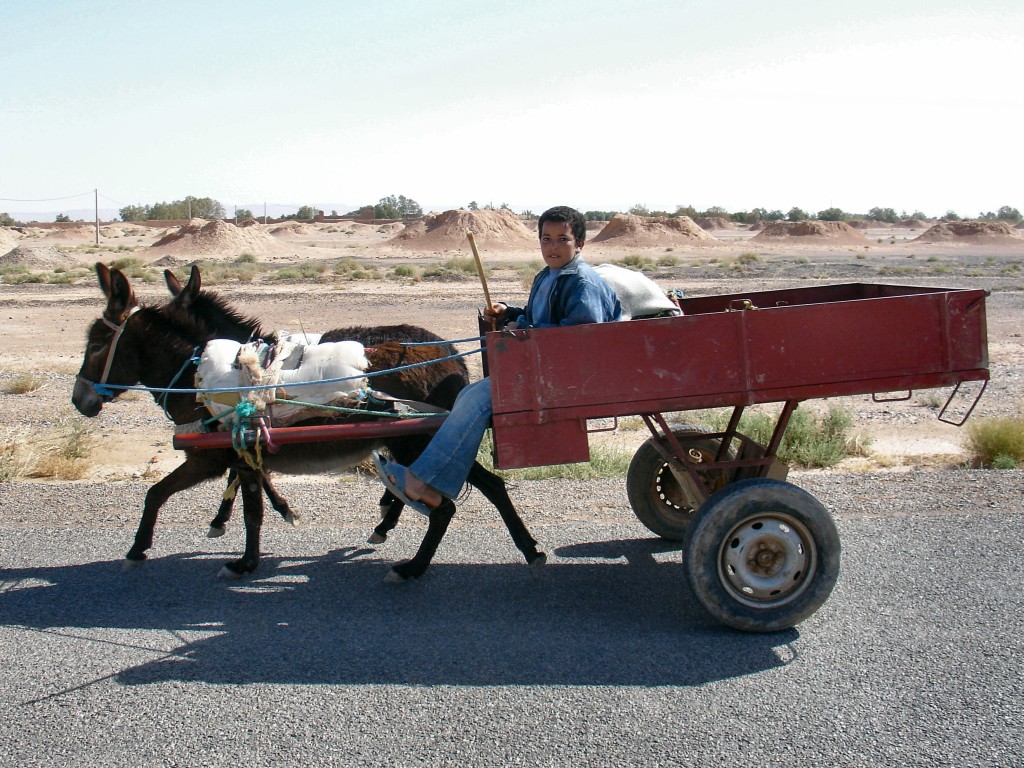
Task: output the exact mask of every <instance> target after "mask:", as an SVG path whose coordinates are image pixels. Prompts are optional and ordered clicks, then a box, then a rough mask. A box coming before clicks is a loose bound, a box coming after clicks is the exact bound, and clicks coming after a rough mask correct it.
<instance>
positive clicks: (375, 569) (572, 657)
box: [0, 539, 798, 686]
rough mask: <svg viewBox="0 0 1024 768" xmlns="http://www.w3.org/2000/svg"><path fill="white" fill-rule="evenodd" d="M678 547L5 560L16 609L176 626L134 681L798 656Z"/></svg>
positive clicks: (628, 670)
mask: <svg viewBox="0 0 1024 768" xmlns="http://www.w3.org/2000/svg"><path fill="white" fill-rule="evenodd" d="M677 549H678V545H670V544H667V543H665V542H662V541H659V540H651V539H635V540H634V539H624V540H618V541H603V542H593V543H586V544H575V545H572V546H569V547H564V548H561V549H558V550H555V554H556V555H560V556H561V557H562V558H573V561H572V562H568V561H563V560H560V559H559V558H558V557H556V558H553V560H552V562H550V563H549V564H548V566H547V567H546V569H545V570H544V572H543V574H542V576H541V577H539V578H532V577H530V576H529V575H528V571H527V569H526V568H525V566H523V565H522V564H516V565H512V564H451V563H436V564H435V565H434V566H433V567H432V568H431V570H430V571H428V573H427V574H426V575H425V576H424V577H423V578H422V579H420V580H418V581H414V582H410V583H407V584H402V585H391V584H385V583H383V582H382V576H383V573H384V572H385V571H386V569H385V568H383V567H382V561H381V559H380V557H379V556H378V555H377V554H376V553H375V552H374V550H371V549H369V548H364V547H341V548H337V549H334V550H332V551H329V552H327V553H326V554H321V555H316V556H312V557H283V556H276V555H275V554H273V553H269V554H267V555H266V556H265V557H264V559H263V561H262V562H261V565H260V569H259V571H258V572H257V574H256V575H254V576H253V577H251V578H249V579H247V580H244V581H241V582H222V581H215V580H213V579H212V578H211V573H212V572H215V566H217V565H218V564H219V563H220V562H222V561H223V553H210V552H200V553H192V554H181V555H169V556H167V557H163V558H160V559H159V560H157V561H154V562H151V563H149V564H147V566H146V567H145V568H142V569H139V570H137V571H132V572H127V573H125V572H121V570H120V568H119V564H117V563H112V562H109V561H104V562H94V563H84V564H76V565H68V566H56V567H28V568H15V569H4V570H2V571H0V579H2V582H0V617H2V619H0V624H2V625H6V626H12V627H19V628H21V629H23V630H27V631H32V630H37V631H56V632H59V631H66V630H68V629H69V628H80V629H89V630H92V631H91V632H90V633H89V637H90V638H96V640H97V642H100V643H115V644H116V643H119V642H121V641H120V640H119V637H120V636H121V635H123V632H122V630H132V631H139V630H154V631H162V632H166V633H170V634H171V635H173V643H172V645H173V646H174V648H173V650H172V651H171V652H169V653H162V654H153V653H151V654H149V655H150V656H151V657H152V656H158V658H156V659H155V660H143V661H141V663H139V664H137V665H134V666H127V667H125V668H123V669H121V670H120V671H119V672H118V673H117V674H116V675H115V676H114V679H115V680H117V681H119V682H120V683H121V684H124V685H143V684H148V683H155V682H161V681H200V682H206V683H220V684H245V683H276V684H329V685H354V684H355V685H361V684H406V685H473V686H480V685H636V686H663V685H671V686H679V685H684V686H695V685H702V684H705V683H708V682H710V681H714V680H721V679H725V678H733V677H738V676H742V675H750V674H754V673H757V672H761V671H764V670H768V669H773V668H776V667H780V666H783V665H785V664H786V663H788V662H789V661H790V660H792V658H793V656H795V651H794V649H793V648H792V647H791V644H792V643H793V642H794V641H795V640H796V638H797V637H798V634H797V632H796V631H795V630H789V631H786V632H780V633H773V634H766V635H758V634H745V633H740V632H736V631H733V630H729V629H727V628H724V627H721V626H719V625H717V624H715V623H714V622H713V620H712V619H711V618H710V617H709V616H708V615H707V614H706V613H705V612H704V610H703V609H702V608H701V607H700V605H699V603H698V602H697V601H696V599H695V598H694V596H693V595H692V593H691V591H690V589H689V586H688V585H687V584H686V580H685V576H684V573H683V568H682V565H681V563H680V560H679V557H678V555H676V556H672V557H669V555H668V554H666V553H671V552H672V551H673V550H677ZM580 560H583V562H580ZM96 630H109V632H107V633H105V632H103V631H96ZM133 636H136V637H137V635H135V634H133ZM97 652H98V653H100V652H102V651H101V650H99V649H97Z"/></svg>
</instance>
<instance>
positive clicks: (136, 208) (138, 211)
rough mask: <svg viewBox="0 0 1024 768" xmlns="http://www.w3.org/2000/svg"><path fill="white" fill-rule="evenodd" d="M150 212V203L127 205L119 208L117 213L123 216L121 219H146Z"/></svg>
mask: <svg viewBox="0 0 1024 768" xmlns="http://www.w3.org/2000/svg"><path fill="white" fill-rule="evenodd" d="M148 213H149V206H148V205H146V206H142V205H126V206H125V207H124V208H121V209H119V210H118V212H117V215H118V216H120V217H121V221H145V220H146V219H147V218H148V217H147V214H148Z"/></svg>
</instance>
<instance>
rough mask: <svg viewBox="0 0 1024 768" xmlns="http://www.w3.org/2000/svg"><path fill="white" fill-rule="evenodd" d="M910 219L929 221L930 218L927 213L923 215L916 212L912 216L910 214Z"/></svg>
mask: <svg viewBox="0 0 1024 768" xmlns="http://www.w3.org/2000/svg"><path fill="white" fill-rule="evenodd" d="M910 218H912V219H927V218H928V214H927V213H921V211H914V212H913V213H912V214H910Z"/></svg>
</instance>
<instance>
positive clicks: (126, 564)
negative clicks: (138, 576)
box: [121, 557, 146, 571]
mask: <svg viewBox="0 0 1024 768" xmlns="http://www.w3.org/2000/svg"><path fill="white" fill-rule="evenodd" d="M145 562H146V561H145V559H142V560H134V559H132V558H127V557H126V558H125V559H124V560H122V561H121V570H122V571H134V570H137V569H139V568H141V567H142V565H143V563H145Z"/></svg>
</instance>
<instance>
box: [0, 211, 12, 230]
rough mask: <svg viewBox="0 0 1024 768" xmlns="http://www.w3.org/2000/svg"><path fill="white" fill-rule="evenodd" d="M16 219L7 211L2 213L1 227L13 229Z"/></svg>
mask: <svg viewBox="0 0 1024 768" xmlns="http://www.w3.org/2000/svg"><path fill="white" fill-rule="evenodd" d="M13 226H14V219H12V218H11V217H10V215H8V213H7V212H6V211H4V212H3V213H0V227H13Z"/></svg>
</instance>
